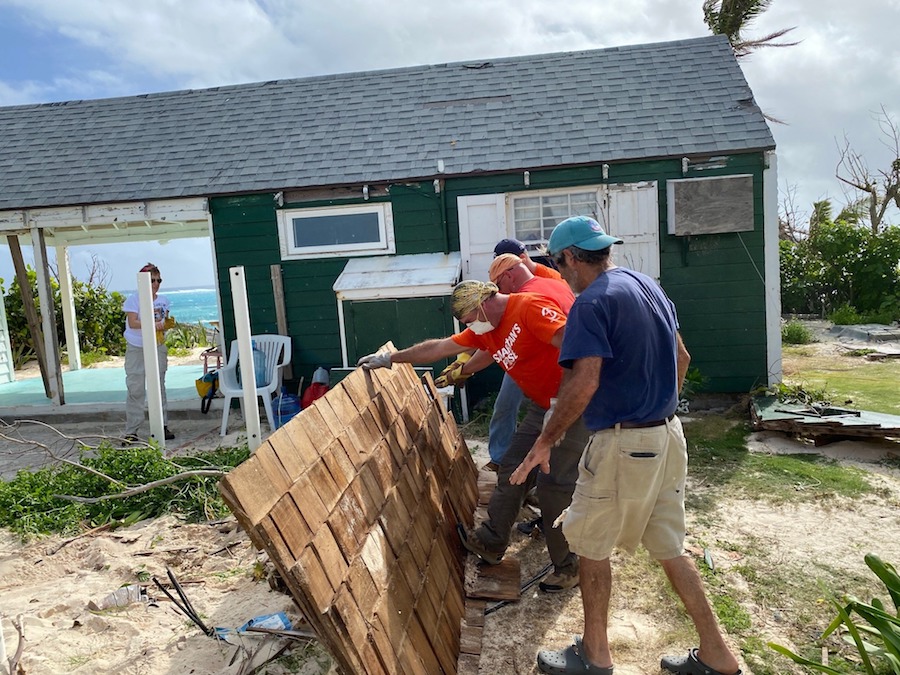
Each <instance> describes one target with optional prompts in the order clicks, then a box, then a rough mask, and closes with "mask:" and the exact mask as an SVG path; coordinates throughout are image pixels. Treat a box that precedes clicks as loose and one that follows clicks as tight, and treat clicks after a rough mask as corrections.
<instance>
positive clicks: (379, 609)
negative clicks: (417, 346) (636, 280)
mask: <svg viewBox="0 0 900 675" xmlns="http://www.w3.org/2000/svg"><path fill="white" fill-rule="evenodd" d="M476 473H477V472H476V469H475V465H474V463H473V462H472V457H471V454H470V453H469V451H468V449H467V448H466V445H465V442H464V441H463V439H462V437H461V436H460V435H459V432H458V431H457V429H456V424H455V422H454V420H453V416H452V415H451V414H449V413H447V412H445V411H444V408H443V405H442V404H441V401H440V398H439V397H438V395H437V392H436V390H435V388H434V383H433V382H432V380H431V377H430V376H426V377H425V379H424V380H420V379H419V378H418V376H417V375H416V373H415V371H414V370H413V368H412V367H411V366H409V365H395V366H394V367H393V368H392V369H390V370H378V371H372V372H366V371H362V370H357V371H356V372H354V373H351V374H350V375H349V376H348V377H346V378H345V379H344V380H343V381H342V382H341V383H340V384H338V385H337V386H336V387H335V388H333V389H332V390H331V391H329V392H328V393H327V394H326V395H325V397H323V398H321V399H319V400H318V401H316V402H315V403H314V404H313V405H312V406H310V407H309V408H307V409H306V410H303V411H302V412H301V413H300V414H299V415H297V416H296V417H295V418H294V419H293V420H291V421H290V422H289V423H288V424H287V425H286V426H284V427H283V428H281V429H279V430H278V431H276V432H275V433H274V434H272V436H270V437H269V438H268V439H267V441H266V442H265V443H264V444H263V445H262V446H261V447H260V448H259V449H258V450H257V451H256V452H255V453H254V455H253V456H252V457H251V458H250V459H248V460H247V461H246V462H244V463H243V464H241V465H240V466H239V467H237V468H236V469H234V470H233V471H231V472H230V473H229V474H228V475H227V476H225V477H224V478H223V479H222V481H221V483H220V485H219V489H220V491H221V493H222V495H223V497H224V498H225V500H226V502H227V503H228V505H229V506H230V507H231V509H232V511H233V512H234V514H235V516H236V517H237V519H238V522H239V523H240V524H241V526H242V527H243V528H244V529H245V530H246V531H247V532H248V534H249V535H250V537H251V539H252V540H253V542H254V543H255V544H256V545H257V546H258V547H260V548H265V549H266V551H267V552H268V553H269V556H270V558H271V559H272V561H273V562H274V564H275V565H276V567H277V568H278V570H279V572H280V573H281V575H282V577H283V578H284V580H285V583H286V584H287V586H288V588H289V589H290V591H291V594H292V595H293V597H294V599H295V600H296V602H297V604H298V605H299V607H300V608H301V609H302V610H303V612H304V614H305V616H306V619H307V620H308V621H309V623H310V624H311V625H312V627H313V629H314V630H315V631H316V634H317V635H318V636H319V638H320V639H321V640H322V641H323V643H324V644H325V646H326V647H327V648H328V650H329V651H330V652H331V654H332V656H333V657H334V658H335V661H336V662H337V664H338V667H339V669H340V671H341V672H343V673H348V674H349V673H353V674H357V673H359V674H366V675H369V674H373V675H374V674H376V673H390V674H393V673H398V674H399V673H402V674H404V675H405V674H407V673H423V674H426V675H433V674H435V673H446V674H448V675H450V674H455V673H457V663H458V661H459V654H460V643H461V633H460V622H461V620H462V619H463V618H464V613H465V598H464V587H463V571H464V558H463V551H462V550H461V548H460V546H459V541H458V537H457V534H456V525H457V523H463V524H464V525H467V526H471V525H472V519H473V512H474V509H475V504H476V499H477V488H476Z"/></svg>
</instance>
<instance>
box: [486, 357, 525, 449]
mask: <svg viewBox="0 0 900 675" xmlns="http://www.w3.org/2000/svg"><path fill="white" fill-rule="evenodd" d="M523 398H524V395H523V394H522V390H521V389H519V385H518V384H516V382H515V380H513V379H512V378H511V377H510V376H509V375H508V374H507V373H503V382H502V383H501V385H500V391H499V392H497V400H496V401H495V402H494V413H493V414H492V415H491V424H490V426H489V427H488V454H489V455H490V456H491V461H492V462H496V463H497V464H499V463H500V460H502V459H503V455H505V454H506V451H507V450H509V444H510V443H512V437H513V434H514V433H515V432H516V424H517V423H518V421H519V406H520V405H522V399H523Z"/></svg>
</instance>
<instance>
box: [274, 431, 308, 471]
mask: <svg viewBox="0 0 900 675" xmlns="http://www.w3.org/2000/svg"><path fill="white" fill-rule="evenodd" d="M266 442H267V443H268V444H269V445H270V446H271V447H272V451H273V452H274V453H275V456H276V457H277V458H278V461H279V462H281V467H282V468H283V469H284V472H285V474H287V477H288V480H290V481H291V482H294V481H295V480H297V478H299V477H300V476H301V475H302V474H303V472H304V471H306V469H307V467H308V466H309V465H310V463H311V462H309V461H307V460H306V458H305V457H304V455H303V454H302V453H300V452H298V451H297V448H296V447H295V446H294V441H293V439H292V438H291V435H290V434H288V433H287V432H285V433H281V434H272V435H271V436H269V438H267V439H266Z"/></svg>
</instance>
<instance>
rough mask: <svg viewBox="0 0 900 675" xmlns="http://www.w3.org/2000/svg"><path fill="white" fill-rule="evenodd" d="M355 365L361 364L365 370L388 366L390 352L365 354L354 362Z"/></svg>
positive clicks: (389, 363) (389, 365) (389, 364)
mask: <svg viewBox="0 0 900 675" xmlns="http://www.w3.org/2000/svg"><path fill="white" fill-rule="evenodd" d="M356 366H357V367H359V366H362V367H363V368H364V369H365V370H375V369H376V368H390V367H391V353H390V352H381V353H376V354H367V355H366V356H364V357H362V358H361V359H360V360H359V361H357V362H356Z"/></svg>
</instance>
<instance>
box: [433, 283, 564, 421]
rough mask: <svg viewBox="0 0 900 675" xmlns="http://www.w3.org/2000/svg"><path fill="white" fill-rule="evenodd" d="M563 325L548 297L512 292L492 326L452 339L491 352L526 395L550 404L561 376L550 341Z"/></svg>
mask: <svg viewBox="0 0 900 675" xmlns="http://www.w3.org/2000/svg"><path fill="white" fill-rule="evenodd" d="M565 325H566V315H565V313H564V312H563V311H562V309H560V307H559V305H557V304H556V303H555V302H553V300H551V299H550V298H547V297H544V296H540V295H536V294H535V293H513V294H512V295H510V296H509V301H508V303H507V305H506V311H505V312H503V317H502V318H501V319H500V324H499V325H498V326H497V327H496V328H494V330H492V331H489V332H487V333H485V334H484V335H476V334H475V333H473V332H472V331H471V330H470V329H468V328H466V329H465V330H464V331H463V332H462V333H457V334H456V335H454V336H452V338H451V339H452V340H453V341H454V342H455V343H456V344H458V345H461V346H463V347H474V348H475V349H484V350H486V351H488V352H490V354H491V356H492V357H493V358H494V361H496V362H497V363H498V364H499V365H500V367H501V368H503V370H505V371H506V372H507V373H509V376H510V377H511V378H512V379H513V380H515V382H516V384H518V385H519V387H521V389H522V391H523V392H524V394H525V395H526V396H527V397H528V398H530V399H531V400H532V401H534V402H535V403H537V404H538V405H539V406H540V407H542V408H549V407H550V399H551V398H553V397H554V396H556V393H557V391H558V390H559V383H560V381H561V380H562V368H560V366H559V363H558V360H559V350H558V349H557V348H556V347H554V346H553V345H552V344H550V341H551V340H552V339H553V336H554V335H556V332H557V331H558V330H559V329H560V328H562V327H564V326H565Z"/></svg>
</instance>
